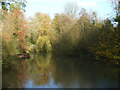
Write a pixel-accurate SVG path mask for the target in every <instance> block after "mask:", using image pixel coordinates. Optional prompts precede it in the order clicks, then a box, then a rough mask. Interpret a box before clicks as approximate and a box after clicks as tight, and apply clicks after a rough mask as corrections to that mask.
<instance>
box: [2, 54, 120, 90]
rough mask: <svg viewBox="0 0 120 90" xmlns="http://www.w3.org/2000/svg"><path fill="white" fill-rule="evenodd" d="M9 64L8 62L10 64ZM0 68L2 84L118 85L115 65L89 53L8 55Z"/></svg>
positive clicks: (23, 86)
mask: <svg viewBox="0 0 120 90" xmlns="http://www.w3.org/2000/svg"><path fill="white" fill-rule="evenodd" d="M9 64H10V65H9ZM8 65H9V68H8V69H6V70H3V73H2V75H3V76H2V78H3V82H2V87H3V88H117V87H118V79H119V75H118V72H117V67H115V66H113V65H112V64H107V63H105V62H98V61H94V60H92V59H91V58H90V57H85V56H83V57H82V56H81V57H79V58H75V57H57V56H52V55H51V54H47V55H34V56H33V57H32V58H31V59H29V60H18V59H14V58H11V59H9V62H8Z"/></svg>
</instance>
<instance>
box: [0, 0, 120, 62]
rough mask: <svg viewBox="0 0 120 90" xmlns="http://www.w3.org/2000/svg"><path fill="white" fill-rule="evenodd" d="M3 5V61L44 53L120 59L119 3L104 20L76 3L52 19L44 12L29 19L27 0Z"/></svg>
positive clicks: (10, 0) (0, 25)
mask: <svg viewBox="0 0 120 90" xmlns="http://www.w3.org/2000/svg"><path fill="white" fill-rule="evenodd" d="M0 4H1V10H0V29H1V31H2V32H1V33H2V34H0V35H2V60H3V62H4V61H5V60H6V59H7V58H8V57H12V56H15V55H17V54H23V53H28V54H37V53H39V54H40V53H43V52H44V53H52V54H53V55H64V56H75V57H78V56H81V55H84V54H86V55H91V56H93V57H94V58H95V59H96V60H102V61H103V60H104V61H108V62H117V63H119V62H120V2H111V4H112V6H113V8H114V11H113V13H115V16H114V15H113V17H112V19H111V18H110V19H109V18H107V19H105V20H100V19H99V18H98V17H97V14H96V13H95V12H91V13H88V12H87V10H85V9H84V8H77V6H76V5H75V4H74V3H68V4H66V6H65V10H64V12H63V13H57V14H55V17H54V18H53V19H51V17H50V16H49V15H47V14H45V13H42V12H38V13H36V14H35V15H34V17H30V18H29V19H27V18H26V17H25V6H26V1H24V0H23V1H18V0H6V1H5V2H2V1H0ZM112 22H117V23H118V25H117V26H116V27H115V26H114V24H112Z"/></svg>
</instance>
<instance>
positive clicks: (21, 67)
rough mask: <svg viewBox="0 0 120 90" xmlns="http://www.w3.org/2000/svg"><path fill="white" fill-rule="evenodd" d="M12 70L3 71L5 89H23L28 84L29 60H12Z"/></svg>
mask: <svg viewBox="0 0 120 90" xmlns="http://www.w3.org/2000/svg"><path fill="white" fill-rule="evenodd" d="M9 60H10V61H11V66H10V67H11V68H8V69H7V70H5V71H3V73H2V74H3V77H2V78H3V80H2V81H3V83H2V87H3V88H23V87H24V84H25V83H26V71H27V60H23V61H18V60H11V58H10V59H9Z"/></svg>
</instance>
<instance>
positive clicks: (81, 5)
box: [78, 2, 97, 7]
mask: <svg viewBox="0 0 120 90" xmlns="http://www.w3.org/2000/svg"><path fill="white" fill-rule="evenodd" d="M78 6H80V7H85V6H92V7H95V6H97V3H96V2H78Z"/></svg>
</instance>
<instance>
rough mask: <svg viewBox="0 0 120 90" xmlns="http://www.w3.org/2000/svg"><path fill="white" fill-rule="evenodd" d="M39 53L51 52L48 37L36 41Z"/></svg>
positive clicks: (41, 37)
mask: <svg viewBox="0 0 120 90" xmlns="http://www.w3.org/2000/svg"><path fill="white" fill-rule="evenodd" d="M36 51H37V52H49V51H51V42H50V40H49V38H48V36H39V38H38V39H37V41H36Z"/></svg>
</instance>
